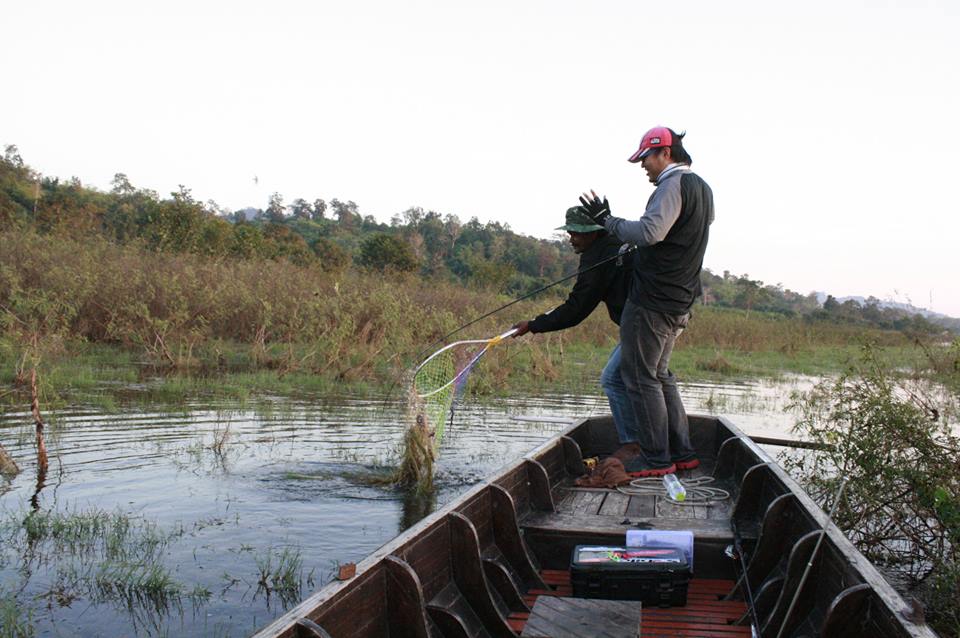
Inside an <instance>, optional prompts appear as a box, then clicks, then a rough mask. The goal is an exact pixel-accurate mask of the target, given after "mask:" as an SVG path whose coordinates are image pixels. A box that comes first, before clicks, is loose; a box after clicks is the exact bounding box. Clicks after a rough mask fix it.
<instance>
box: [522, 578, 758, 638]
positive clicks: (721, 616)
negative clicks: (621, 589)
mask: <svg viewBox="0 0 960 638" xmlns="http://www.w3.org/2000/svg"><path fill="white" fill-rule="evenodd" d="M541 575H542V576H543V580H544V582H546V583H547V584H548V585H550V586H552V587H556V591H549V592H548V591H543V592H537V593H534V592H532V591H531V592H528V596H527V597H526V598H527V602H528V604H529V605H530V606H531V607H532V606H533V605H534V604H535V603H536V600H537V599H538V598H539V597H540V596H556V597H569V596H572V595H573V590H572V588H571V586H570V572H569V571H565V570H558V569H545V570H543V572H542V574H541ZM733 586H734V583H733V581H732V580H727V579H706V578H694V579H693V580H691V581H690V586H689V589H688V593H687V604H686V606H685V607H665V608H664V607H651V606H647V605H644V607H643V614H642V621H641V623H640V636H641V638H660V637H661V636H663V637H666V636H685V637H688V638H738V637H739V636H750V627H749V626H743V625H733V624H731V623H733V622H735V621H736V620H737V619H738V618H740V617H741V616H743V614H744V613H745V612H746V610H747V606H746V604H745V603H744V602H743V601H742V600H722V598H723V597H724V595H725V594H727V592H729V591H730V590H731V589H732V588H733ZM529 616H530V614H529V612H518V613H514V614H511V615H510V618H509V621H508V622H509V623H510V626H511V627H512V628H513V630H514V631H515V632H517V633H518V634H520V633H521V632H522V631H523V628H524V626H525V623H526V621H527V618H528V617H529ZM571 635H579V634H571Z"/></svg>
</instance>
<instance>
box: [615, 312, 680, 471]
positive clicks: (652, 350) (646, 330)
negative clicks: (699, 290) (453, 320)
mask: <svg viewBox="0 0 960 638" xmlns="http://www.w3.org/2000/svg"><path fill="white" fill-rule="evenodd" d="M689 319H690V314H689V313H687V314H683V315H671V314H667V313H663V312H657V311H655V310H648V309H646V308H644V307H643V306H639V305H637V304H635V303H633V302H632V301H630V300H629V299H628V300H627V304H626V306H625V307H624V309H623V314H622V315H621V318H620V343H622V344H623V363H622V365H621V366H620V373H621V376H623V383H624V385H625V386H626V389H627V395H628V396H629V397H630V402H631V403H632V404H633V411H634V413H635V414H636V418H637V421H636V423H637V431H638V433H639V435H640V436H639V443H640V449H641V450H642V451H643V456H644V458H645V460H646V462H647V463H648V464H649V465H650V466H652V467H666V466H668V465H670V464H671V463H673V462H675V461H686V460H689V459H692V458H694V457H695V456H696V452H695V450H694V449H693V447H692V446H691V445H690V427H689V424H688V422H687V413H686V411H685V410H684V409H683V403H682V402H681V401H680V391H679V390H678V389H677V378H676V377H675V376H673V373H672V372H670V368H669V365H670V355H671V354H672V353H673V344H674V342H675V341H676V340H677V337H679V336H680V333H681V332H683V329H684V328H686V327H687V321H689Z"/></svg>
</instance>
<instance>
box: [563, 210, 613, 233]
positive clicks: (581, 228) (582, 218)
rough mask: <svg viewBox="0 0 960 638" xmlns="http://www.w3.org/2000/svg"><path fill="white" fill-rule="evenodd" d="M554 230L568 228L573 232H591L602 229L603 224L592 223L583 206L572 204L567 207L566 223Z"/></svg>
mask: <svg viewBox="0 0 960 638" xmlns="http://www.w3.org/2000/svg"><path fill="white" fill-rule="evenodd" d="M555 230H569V231H571V232H574V233H592V232H593V231H595V230H604V228H603V226H599V225H597V224H595V223H593V220H592V219H590V216H589V215H587V210H586V209H585V208H584V207H583V206H574V207H573V208H568V209H567V223H566V224H564V225H563V226H560V227H559V228H556V229H555Z"/></svg>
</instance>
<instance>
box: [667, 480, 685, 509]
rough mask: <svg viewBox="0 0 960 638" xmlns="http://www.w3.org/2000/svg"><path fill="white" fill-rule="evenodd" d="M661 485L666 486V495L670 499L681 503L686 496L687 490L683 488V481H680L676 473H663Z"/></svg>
mask: <svg viewBox="0 0 960 638" xmlns="http://www.w3.org/2000/svg"><path fill="white" fill-rule="evenodd" d="M663 486H664V487H665V488H666V490H667V495H668V496H669V497H670V499H671V500H674V501H677V502H678V503H682V502H683V500H684V499H686V498H687V490H686V489H684V487H683V483H681V482H680V479H678V478H677V475H676V474H667V475H665V476H664V477H663Z"/></svg>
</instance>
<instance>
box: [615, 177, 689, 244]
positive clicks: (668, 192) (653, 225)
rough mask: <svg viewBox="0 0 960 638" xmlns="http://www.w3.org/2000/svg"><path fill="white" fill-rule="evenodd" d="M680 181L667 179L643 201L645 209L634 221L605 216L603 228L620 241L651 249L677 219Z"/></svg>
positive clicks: (665, 234) (678, 214)
mask: <svg viewBox="0 0 960 638" xmlns="http://www.w3.org/2000/svg"><path fill="white" fill-rule="evenodd" d="M681 203H682V199H681V196H680V180H679V179H676V178H674V179H670V180H668V181H667V183H665V184H663V185H661V186H660V187H658V188H657V190H655V191H653V194H652V195H651V196H650V200H649V201H648V202H647V210H646V211H645V212H644V213H643V217H641V218H640V219H638V220H637V221H630V220H626V219H622V218H620V217H608V218H607V220H606V222H605V223H604V226H605V227H606V229H607V230H608V231H610V232H611V233H612V234H614V235H616V236H617V238H618V239H620V241H623V242H627V243H632V244H637V245H638V246H652V245H653V244H656V243H659V242H661V241H663V239H664V237H666V236H667V233H668V232H670V229H671V228H673V224H674V223H675V222H676V221H677V218H678V217H680V206H681Z"/></svg>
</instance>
